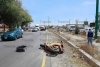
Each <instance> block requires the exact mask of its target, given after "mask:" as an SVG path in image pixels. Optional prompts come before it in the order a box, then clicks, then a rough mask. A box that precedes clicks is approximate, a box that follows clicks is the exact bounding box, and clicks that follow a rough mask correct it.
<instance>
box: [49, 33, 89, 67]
mask: <svg viewBox="0 0 100 67" xmlns="http://www.w3.org/2000/svg"><path fill="white" fill-rule="evenodd" d="M48 37H50V38H49V41H51V42H60V41H61V38H59V37H58V36H57V35H55V34H53V33H50V35H49V36H48ZM64 50H65V51H64V53H63V54H58V55H57V56H55V57H51V64H52V67H91V66H90V65H89V64H88V63H87V62H86V61H85V60H84V59H83V58H82V56H81V55H80V53H79V52H78V51H77V50H75V49H74V48H73V47H70V46H68V44H66V43H65V42H64Z"/></svg>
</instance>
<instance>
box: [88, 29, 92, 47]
mask: <svg viewBox="0 0 100 67" xmlns="http://www.w3.org/2000/svg"><path fill="white" fill-rule="evenodd" d="M87 38H88V44H89V43H91V45H92V46H93V44H92V38H93V31H92V30H91V29H89V31H88V34H87Z"/></svg>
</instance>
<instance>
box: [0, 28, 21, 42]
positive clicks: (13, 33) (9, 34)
mask: <svg viewBox="0 0 100 67" xmlns="http://www.w3.org/2000/svg"><path fill="white" fill-rule="evenodd" d="M22 35H23V32H22V31H21V29H19V28H10V29H9V30H8V31H6V32H3V33H2V34H1V40H2V41H4V40H16V39H18V38H22V37H23V36H22Z"/></svg>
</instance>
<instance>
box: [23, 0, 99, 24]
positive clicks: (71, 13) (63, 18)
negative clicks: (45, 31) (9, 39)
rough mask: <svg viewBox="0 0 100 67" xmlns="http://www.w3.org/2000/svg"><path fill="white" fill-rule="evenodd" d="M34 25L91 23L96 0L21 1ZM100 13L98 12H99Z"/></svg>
mask: <svg viewBox="0 0 100 67" xmlns="http://www.w3.org/2000/svg"><path fill="white" fill-rule="evenodd" d="M22 5H23V8H24V9H27V10H28V12H29V14H30V15H31V17H32V19H33V20H34V22H32V23H31V26H33V25H35V24H44V22H45V25H48V23H47V22H48V20H49V21H50V23H49V25H64V24H69V20H70V23H76V20H78V21H79V23H83V22H82V21H85V20H87V21H89V22H93V21H94V20H95V13H96V0H22ZM99 11H100V10H99Z"/></svg>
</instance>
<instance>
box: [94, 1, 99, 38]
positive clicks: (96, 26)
mask: <svg viewBox="0 0 100 67" xmlns="http://www.w3.org/2000/svg"><path fill="white" fill-rule="evenodd" d="M98 12H99V0H96V17H95V39H97V30H98Z"/></svg>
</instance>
